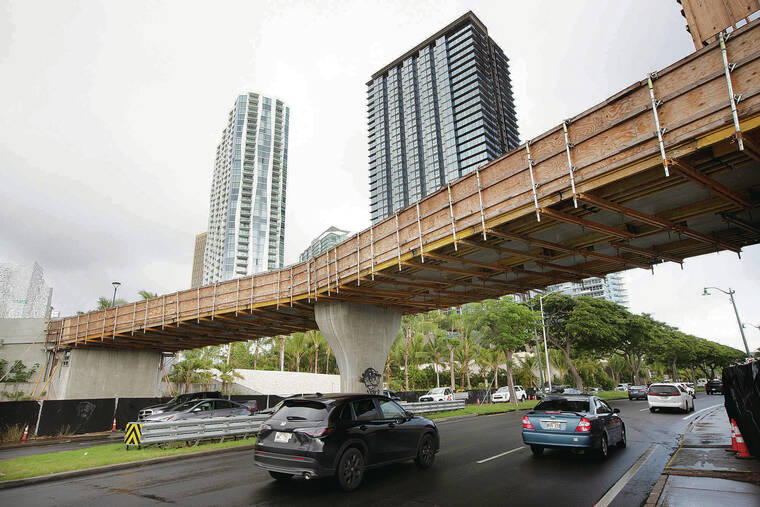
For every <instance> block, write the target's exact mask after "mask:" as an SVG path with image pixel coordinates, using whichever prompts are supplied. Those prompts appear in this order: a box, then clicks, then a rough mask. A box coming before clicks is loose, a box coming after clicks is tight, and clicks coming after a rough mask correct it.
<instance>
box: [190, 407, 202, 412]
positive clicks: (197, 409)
mask: <svg viewBox="0 0 760 507" xmlns="http://www.w3.org/2000/svg"><path fill="white" fill-rule="evenodd" d="M200 411H201V409H200V407H196V408H194V409H192V410H191V411H190V412H200Z"/></svg>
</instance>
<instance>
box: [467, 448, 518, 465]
mask: <svg viewBox="0 0 760 507" xmlns="http://www.w3.org/2000/svg"><path fill="white" fill-rule="evenodd" d="M523 449H527V447H524V446H523V447H517V448H515V449H512V450H511V451H507V452H503V453H501V454H497V455H496V456H491V457H490V458H486V459H482V460H480V461H477V462H476V463H478V464H480V463H485V462H486V461H491V460H492V459H496V458H501V457H502V456H506V455H507V454H512V453H513V452H517V451H522V450H523Z"/></svg>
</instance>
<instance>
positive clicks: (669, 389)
mask: <svg viewBox="0 0 760 507" xmlns="http://www.w3.org/2000/svg"><path fill="white" fill-rule="evenodd" d="M649 394H678V388H677V387H676V386H657V385H654V386H651V387H650V388H649Z"/></svg>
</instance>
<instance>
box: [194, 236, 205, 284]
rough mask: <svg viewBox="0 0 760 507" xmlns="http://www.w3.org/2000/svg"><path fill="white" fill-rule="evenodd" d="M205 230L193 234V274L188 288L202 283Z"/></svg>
mask: <svg viewBox="0 0 760 507" xmlns="http://www.w3.org/2000/svg"><path fill="white" fill-rule="evenodd" d="M206 236H208V233H207V232H202V233H200V234H198V235H196V236H195V250H194V251H193V274H192V276H191V278H190V288H191V289H194V288H196V287H200V286H201V285H203V256H204V255H205V253H206Z"/></svg>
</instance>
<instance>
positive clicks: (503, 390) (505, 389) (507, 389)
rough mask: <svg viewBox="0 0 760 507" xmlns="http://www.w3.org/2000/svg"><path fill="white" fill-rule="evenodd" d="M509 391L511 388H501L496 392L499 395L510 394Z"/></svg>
mask: <svg viewBox="0 0 760 507" xmlns="http://www.w3.org/2000/svg"><path fill="white" fill-rule="evenodd" d="M515 389H517V388H515ZM508 391H509V388H508V387H500V388H499V390H498V391H496V392H497V393H506V392H508Z"/></svg>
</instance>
